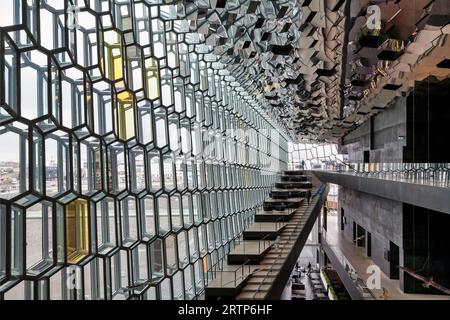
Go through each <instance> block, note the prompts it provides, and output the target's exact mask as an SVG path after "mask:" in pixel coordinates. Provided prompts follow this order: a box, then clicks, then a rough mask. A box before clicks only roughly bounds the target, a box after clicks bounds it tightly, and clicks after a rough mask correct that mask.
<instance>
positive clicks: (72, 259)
mask: <svg viewBox="0 0 450 320" xmlns="http://www.w3.org/2000/svg"><path fill="white" fill-rule="evenodd" d="M65 215H66V255H67V263H69V264H77V263H79V262H80V261H81V260H83V259H84V258H85V257H87V256H88V255H89V247H90V244H89V243H90V242H89V218H88V215H89V213H88V203H87V201H86V200H84V199H76V200H73V201H72V202H70V203H69V204H67V205H66V207H65Z"/></svg>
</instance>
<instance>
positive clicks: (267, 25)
mask: <svg viewBox="0 0 450 320" xmlns="http://www.w3.org/2000/svg"><path fill="white" fill-rule="evenodd" d="M343 3H344V1H333V0H331V1H294V0H288V1H236V0H235V1H230V0H228V1H222V0H218V1H215V0H212V1H194V5H193V7H194V6H195V7H196V8H198V9H192V14H187V18H188V20H190V21H191V24H192V25H195V24H197V28H198V31H199V33H200V34H202V35H204V37H205V40H206V44H207V45H210V46H211V47H212V48H213V52H214V53H215V54H216V55H218V56H220V62H221V63H223V65H224V66H225V67H226V68H227V70H228V71H229V72H230V74H232V75H233V76H235V77H236V78H237V79H238V81H239V82H240V84H241V85H242V87H244V88H245V89H246V90H247V91H248V92H249V93H250V94H252V95H253V96H255V97H256V98H257V100H258V101H259V103H260V105H261V107H262V108H263V109H265V110H266V111H268V113H269V114H271V115H272V116H273V117H275V118H276V119H277V120H278V121H279V123H280V124H281V126H282V127H284V128H285V129H286V130H287V131H288V133H289V134H290V136H291V137H293V138H294V137H299V136H301V137H302V138H309V139H317V137H319V136H321V135H323V134H324V133H325V132H327V131H328V130H330V129H331V127H330V120H331V119H334V118H338V117H339V115H340V107H339V105H340V103H339V100H340V95H339V83H340V74H341V65H342V63H341V61H342V50H341V48H342V42H343V40H344V29H343V28H344V22H345V19H344V18H343V11H342V4H343ZM186 11H187V12H189V11H190V8H189V5H188V6H186Z"/></svg>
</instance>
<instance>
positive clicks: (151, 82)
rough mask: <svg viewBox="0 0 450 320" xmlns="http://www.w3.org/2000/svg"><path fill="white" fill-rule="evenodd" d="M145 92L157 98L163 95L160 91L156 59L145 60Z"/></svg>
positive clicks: (150, 96)
mask: <svg viewBox="0 0 450 320" xmlns="http://www.w3.org/2000/svg"><path fill="white" fill-rule="evenodd" d="M145 79H146V81H145V93H146V97H147V98H149V99H151V100H155V99H158V98H159V97H160V96H161V93H160V91H159V70H158V64H157V62H156V59H153V58H150V59H147V60H145Z"/></svg>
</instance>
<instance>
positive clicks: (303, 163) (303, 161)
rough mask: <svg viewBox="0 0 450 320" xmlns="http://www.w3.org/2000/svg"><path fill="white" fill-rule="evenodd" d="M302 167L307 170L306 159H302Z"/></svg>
mask: <svg viewBox="0 0 450 320" xmlns="http://www.w3.org/2000/svg"><path fill="white" fill-rule="evenodd" d="M302 169H303V170H305V160H302Z"/></svg>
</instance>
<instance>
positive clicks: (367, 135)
mask: <svg viewBox="0 0 450 320" xmlns="http://www.w3.org/2000/svg"><path fill="white" fill-rule="evenodd" d="M406 103H407V99H406V98H405V97H399V98H398V99H397V100H396V101H395V102H394V103H393V104H392V106H390V107H389V108H388V109H386V110H384V111H383V112H380V113H379V114H377V115H376V116H374V117H373V120H372V121H373V123H372V125H371V123H370V121H371V120H368V121H366V122H364V123H363V124H362V125H361V126H359V127H358V128H356V129H355V130H353V131H352V132H350V133H348V134H347V135H346V136H344V137H343V139H342V145H341V150H342V152H343V153H346V154H348V159H349V161H350V162H362V161H363V151H365V150H370V162H403V147H404V146H406V140H402V139H400V138H399V137H406V129H407V114H406ZM371 127H372V130H373V132H372V133H371ZM371 135H372V144H373V145H372V146H371Z"/></svg>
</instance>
